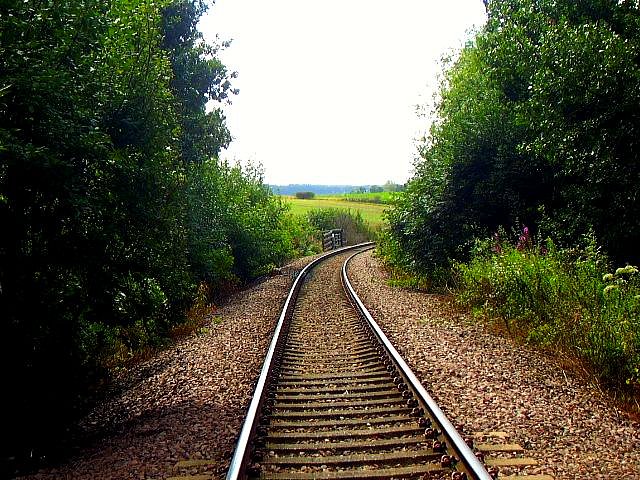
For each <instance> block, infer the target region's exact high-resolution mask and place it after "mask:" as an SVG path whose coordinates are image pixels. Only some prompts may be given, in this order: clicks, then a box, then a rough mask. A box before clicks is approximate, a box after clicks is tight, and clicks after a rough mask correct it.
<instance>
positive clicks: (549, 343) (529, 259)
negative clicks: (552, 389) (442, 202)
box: [455, 237, 640, 388]
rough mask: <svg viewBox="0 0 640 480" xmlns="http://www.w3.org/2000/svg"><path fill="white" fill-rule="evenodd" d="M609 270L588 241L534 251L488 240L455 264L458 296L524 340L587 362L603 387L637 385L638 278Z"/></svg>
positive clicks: (633, 269)
mask: <svg viewBox="0 0 640 480" xmlns="http://www.w3.org/2000/svg"><path fill="white" fill-rule="evenodd" d="M521 238H522V237H521ZM608 270H609V269H608V263H607V259H606V257H605V256H604V255H603V254H602V253H601V252H600V250H599V249H598V248H597V247H596V246H595V242H594V241H593V240H590V241H589V242H588V244H587V245H586V246H585V247H582V248H580V249H565V250H559V249H557V248H556V246H555V245H554V243H553V242H552V241H551V240H547V241H546V243H545V245H544V247H543V248H535V247H534V246H533V243H529V244H528V245H527V246H525V247H523V246H522V243H519V245H518V246H517V247H513V246H510V245H508V244H504V243H496V242H495V239H491V240H485V241H482V242H478V244H477V246H476V249H475V251H474V256H473V259H472V260H471V261H470V262H469V263H468V264H464V263H458V264H457V265H456V268H455V272H456V279H457V288H458V293H457V295H458V300H459V301H460V302H461V303H463V304H465V305H468V306H470V307H472V308H474V309H475V310H476V311H477V312H481V313H482V314H485V315H488V316H490V317H494V318H500V319H502V321H504V323H505V325H506V327H507V328H508V329H510V330H513V329H517V330H518V331H520V332H523V333H524V334H525V335H526V338H527V340H528V341H530V342H532V343H536V344H539V345H543V346H546V347H553V348H554V349H555V348H560V349H562V350H564V351H567V352H570V353H571V354H573V355H575V356H577V357H578V358H581V359H583V360H585V361H587V362H588V363H589V364H590V365H591V366H592V367H593V369H594V370H595V372H596V373H597V375H598V376H599V378H600V379H601V381H602V382H603V383H605V384H607V385H610V386H614V387H618V388H620V387H623V388H629V387H637V386H639V385H640V374H639V368H640V275H638V269H637V268H636V267H633V266H627V267H624V268H619V269H617V270H616V271H615V272H613V273H610V272H608Z"/></svg>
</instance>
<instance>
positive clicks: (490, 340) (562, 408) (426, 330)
mask: <svg viewBox="0 0 640 480" xmlns="http://www.w3.org/2000/svg"><path fill="white" fill-rule="evenodd" d="M349 276H350V278H351V279H352V280H351V281H352V284H353V287H354V288H355V290H356V291H357V292H358V295H359V296H360V298H361V299H362V301H363V302H364V303H365V305H366V306H367V308H368V309H369V311H370V312H371V314H372V316H373V317H374V318H375V319H376V321H377V322H378V323H379V324H380V327H381V328H382V329H383V330H384V332H385V334H386V335H387V336H388V337H389V339H390V340H391V342H392V343H393V344H394V346H396V348H397V349H398V351H399V352H400V353H401V354H402V355H403V357H404V358H405V360H406V361H407V363H408V364H409V365H410V367H411V368H412V369H413V371H414V373H415V374H416V376H417V377H418V378H419V379H420V381H421V382H422V383H423V385H424V386H425V387H426V389H427V390H428V391H429V393H430V394H431V395H432V396H433V397H434V399H435V400H436V401H437V402H438V404H439V405H440V406H441V408H442V409H443V411H444V412H445V413H446V414H447V415H448V416H449V418H451V419H455V420H456V421H457V422H460V423H462V424H463V425H464V427H465V430H467V431H470V432H479V431H483V432H487V431H502V432H506V433H508V435H509V438H510V441H512V442H514V443H519V444H520V445H522V446H523V447H524V448H525V452H526V456H527V457H532V458H535V459H537V460H538V461H539V466H535V467H527V469H526V472H527V473H528V474H536V473H538V474H549V475H553V476H554V477H555V478H557V479H578V478H588V479H596V478H603V479H604V478H607V479H609V478H611V479H613V478H615V479H620V478H628V479H632V478H640V424H639V423H638V422H634V421H632V420H631V419H629V418H628V416H627V415H626V414H625V413H623V412H622V411H620V410H619V409H618V408H616V406H615V405H614V404H613V402H612V401H611V400H610V399H607V398H606V396H605V395H603V394H602V393H601V392H600V391H599V390H597V389H596V388H595V387H593V386H591V385H589V384H588V383H586V382H585V381H583V380H582V379H581V378H579V377H578V376H576V375H573V374H571V373H570V372H568V371H564V370H563V369H562V368H561V367H560V366H559V364H558V363H556V362H554V361H553V359H550V358H548V357H546V356H545V355H543V354H542V353H540V352H538V351H536V350H535V349H532V348H528V347H526V346H522V345H519V344H517V343H515V342H514V341H513V340H511V339H508V338H504V337H501V336H498V335H496V334H494V333H491V332H490V331H489V330H488V329H487V328H485V327H483V326H482V325H480V324H478V323H474V322H473V320H472V319H471V318H470V316H469V315H467V314H465V313H464V312H461V311H459V310H457V309H455V308H453V306H452V304H451V299H450V298H449V297H446V296H439V295H428V294H424V293H419V292H412V291H408V290H402V289H398V288H392V287H389V286H388V284H387V277H386V275H385V273H384V271H383V270H382V268H381V267H380V264H379V262H378V260H377V259H376V258H375V257H374V256H373V255H372V252H367V253H365V254H362V255H358V256H357V257H355V258H354V259H353V260H352V262H351V265H350V268H349ZM509 473H513V472H510V471H509V469H508V468H507V467H503V468H501V474H505V475H506V474H509Z"/></svg>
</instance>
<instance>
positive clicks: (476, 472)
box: [342, 252, 492, 480]
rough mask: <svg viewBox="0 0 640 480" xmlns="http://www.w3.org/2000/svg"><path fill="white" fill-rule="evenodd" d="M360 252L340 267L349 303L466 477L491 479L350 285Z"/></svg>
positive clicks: (475, 479)
mask: <svg viewBox="0 0 640 480" xmlns="http://www.w3.org/2000/svg"><path fill="white" fill-rule="evenodd" d="M359 253H362V252H356V253H355V254H353V255H351V256H350V257H349V258H348V259H347V260H346V261H345V262H344V264H343V266H342V282H343V285H344V287H345V291H346V292H347V294H348V296H349V297H350V299H351V301H352V304H353V305H354V307H356V309H357V310H358V311H359V313H360V314H361V315H362V317H363V318H364V319H365V320H366V321H367V323H368V324H369V326H370V327H371V329H372V330H373V332H374V333H375V335H376V337H378V341H379V342H380V344H381V345H382V346H383V348H384V349H385V350H386V351H387V354H388V355H389V357H390V358H391V360H392V361H393V363H394V364H395V366H396V369H397V370H398V372H399V373H400V374H401V376H402V377H403V378H404V380H405V382H406V383H407V385H408V387H409V388H410V389H411V390H412V391H413V393H414V395H415V396H416V398H417V399H418V402H419V403H420V404H421V405H423V406H424V408H425V411H427V412H429V413H430V415H431V417H432V418H433V420H435V421H436V423H437V424H439V425H440V428H441V429H442V433H443V434H444V436H445V437H446V438H447V445H449V446H451V447H452V448H453V449H454V450H455V451H456V454H457V455H458V458H459V459H460V461H461V463H462V465H464V470H465V471H466V474H467V476H468V477H470V478H471V479H474V480H492V477H491V476H490V475H489V473H487V470H486V469H485V468H484V466H483V465H482V463H481V462H480V461H479V460H478V458H477V457H476V456H475V454H474V453H473V451H472V450H471V449H470V448H469V446H468V445H467V444H466V442H465V441H464V439H463V438H462V437H461V436H460V434H459V433H458V431H457V430H456V429H455V427H454V426H453V425H452V424H451V422H450V421H449V419H448V418H447V417H446V415H445V414H444V413H443V412H442V410H440V407H438V404H437V403H436V401H435V400H434V399H433V398H432V397H431V395H429V393H428V392H427V391H426V389H425V388H424V387H423V386H422V384H421V383H420V381H419V380H418V378H417V377H416V376H415V374H414V373H413V371H412V370H411V368H410V367H409V365H407V363H406V362H405V361H404V360H403V359H402V357H401V356H400V354H399V353H398V351H397V350H396V349H395V347H394V346H393V345H392V344H391V342H390V341H389V339H388V338H387V336H386V335H385V334H384V332H383V331H382V329H381V328H380V326H379V325H378V323H377V322H376V321H375V320H374V319H373V317H372V316H371V313H369V310H367V307H365V306H364V303H362V300H360V297H358V294H357V293H356V292H355V290H354V289H353V287H352V285H351V282H349V277H348V275H347V267H348V264H349V262H350V261H351V259H353V257H355V256H356V255H358V254H359Z"/></svg>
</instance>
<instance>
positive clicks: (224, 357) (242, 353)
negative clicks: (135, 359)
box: [25, 257, 315, 480]
mask: <svg viewBox="0 0 640 480" xmlns="http://www.w3.org/2000/svg"><path fill="white" fill-rule="evenodd" d="M313 258H315V257H305V258H302V259H299V260H296V261H294V262H292V263H290V264H289V265H287V266H286V267H284V268H282V269H281V274H279V275H277V276H274V277H271V278H268V279H266V280H265V281H264V282H261V283H260V284H258V285H255V286H253V287H251V288H249V289H247V290H244V291H242V292H239V293H238V294H236V295H234V296H233V297H231V298H230V299H229V300H228V301H226V302H225V304H224V305H222V306H221V307H220V308H219V309H218V310H217V311H216V312H215V317H216V320H214V321H212V322H211V323H210V324H209V325H208V326H207V329H206V330H205V331H204V333H200V334H198V335H195V334H194V335H192V336H190V337H188V338H185V339H184V340H182V341H180V342H178V343H177V344H176V345H174V346H172V347H171V348H169V349H167V350H165V351H163V352H162V353H160V354H159V355H158V356H157V357H155V358H153V359H152V360H149V361H147V362H144V363H143V364H141V365H138V366H136V367H135V368H134V369H133V371H131V372H130V377H133V378H136V379H137V378H139V379H140V381H137V382H135V381H131V380H130V379H129V380H125V381H126V383H127V384H130V386H128V388H126V389H124V391H123V392H122V393H121V394H120V395H118V396H116V397H114V398H112V399H111V400H109V401H107V402H105V403H104V404H102V405H100V406H99V407H98V408H96V409H95V410H94V411H93V412H92V413H91V414H90V415H89V416H88V417H87V418H85V419H84V420H83V421H82V424H81V428H82V430H83V433H84V434H85V435H86V436H87V438H93V441H92V443H91V445H87V446H83V448H82V453H81V454H80V455H79V456H78V457H76V458H74V459H73V460H71V461H69V462H68V463H66V464H64V465H60V466H58V467H57V468H48V469H43V470H41V471H39V472H38V473H36V474H34V475H31V476H29V477H25V478H29V479H33V480H41V479H47V480H49V479H165V478H169V477H171V476H177V475H185V474H196V473H198V474H211V476H212V477H215V478H223V477H224V474H225V473H226V471H227V468H228V463H229V461H230V459H231V454H232V452H233V448H234V445H235V441H236V437H237V434H238V432H239V430H240V426H241V424H242V420H243V418H244V413H245V410H246V408H247V406H248V405H249V402H250V400H251V394H252V393H253V385H254V382H255V380H256V379H257V377H258V375H259V373H260V369H261V367H262V362H263V359H264V354H265V353H266V350H267V347H268V345H269V342H270V339H271V336H272V332H273V329H274V327H275V324H276V322H277V320H278V316H279V314H280V309H281V307H282V305H283V303H284V301H285V299H286V296H287V294H288V292H289V289H290V287H291V284H292V282H293V279H294V278H295V275H297V272H298V271H299V270H300V269H302V268H303V267H304V266H305V265H306V264H307V263H309V262H310V261H311V260H312V259H313ZM146 372H152V373H151V374H150V375H148V374H147V373H146ZM147 375H148V376H147ZM105 432H109V433H105ZM184 460H207V461H208V462H209V463H208V464H207V465H202V466H198V467H195V466H194V467H193V468H190V469H186V470H182V471H177V470H176V468H175V465H176V463H177V462H178V461H184Z"/></svg>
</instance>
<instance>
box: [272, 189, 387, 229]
mask: <svg viewBox="0 0 640 480" xmlns="http://www.w3.org/2000/svg"><path fill="white" fill-rule="evenodd" d="M282 199H283V200H284V201H285V202H286V203H288V204H289V205H290V206H291V212H292V213H294V214H296V215H304V214H306V213H307V212H309V211H311V210H318V209H321V208H339V209H342V210H351V211H352V212H360V215H362V218H363V220H365V221H366V222H367V223H369V225H371V227H373V228H379V227H380V226H382V224H383V223H384V220H383V218H382V212H383V211H384V209H385V208H386V207H387V205H384V204H382V203H365V202H362V201H358V202H353V201H348V200H346V199H345V198H344V197H342V196H319V197H316V198H314V199H311V200H301V199H298V198H295V197H293V196H288V195H282Z"/></svg>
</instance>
